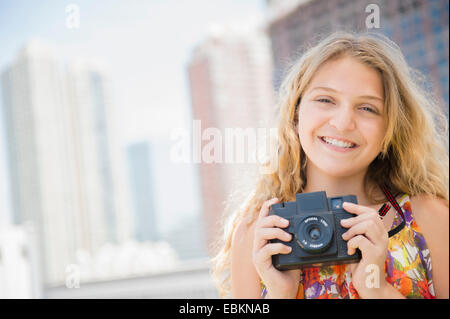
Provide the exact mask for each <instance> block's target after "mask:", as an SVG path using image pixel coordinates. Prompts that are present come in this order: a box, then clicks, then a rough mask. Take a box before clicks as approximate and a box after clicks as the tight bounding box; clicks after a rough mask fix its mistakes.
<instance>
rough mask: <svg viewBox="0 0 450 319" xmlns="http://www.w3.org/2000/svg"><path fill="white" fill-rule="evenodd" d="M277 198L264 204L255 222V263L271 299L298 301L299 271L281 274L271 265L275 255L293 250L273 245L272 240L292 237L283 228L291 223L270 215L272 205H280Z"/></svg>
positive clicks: (278, 244)
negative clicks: (293, 299)
mask: <svg viewBox="0 0 450 319" xmlns="http://www.w3.org/2000/svg"><path fill="white" fill-rule="evenodd" d="M278 202H279V201H278V199H277V198H273V199H271V200H268V201H266V202H264V204H263V205H262V207H261V210H260V212H259V216H258V219H257V220H256V223H255V229H254V231H255V232H254V241H253V263H254V265H255V268H256V271H257V272H258V274H259V276H260V278H261V280H262V281H263V282H264V285H265V286H266V289H267V297H268V298H295V297H296V295H297V289H298V285H299V280H300V270H287V271H279V270H278V269H276V268H275V267H274V266H273V264H272V255H276V254H289V253H290V252H291V248H290V247H289V246H287V245H284V244H282V243H270V242H269V240H271V239H275V238H276V239H279V240H282V241H286V242H288V241H290V240H291V239H292V235H291V234H289V233H288V232H286V231H284V230H282V229H280V228H286V227H287V226H288V225H289V221H288V220H286V219H284V218H282V217H280V216H276V215H271V216H268V215H269V210H270V206H271V205H273V204H275V203H278Z"/></svg>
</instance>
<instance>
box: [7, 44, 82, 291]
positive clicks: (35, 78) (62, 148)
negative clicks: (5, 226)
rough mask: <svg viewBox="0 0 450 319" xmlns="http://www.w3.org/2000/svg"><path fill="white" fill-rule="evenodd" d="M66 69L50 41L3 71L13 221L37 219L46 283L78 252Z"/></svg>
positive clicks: (33, 46) (27, 51)
mask: <svg viewBox="0 0 450 319" xmlns="http://www.w3.org/2000/svg"><path fill="white" fill-rule="evenodd" d="M63 78H64V77H63V72H62V70H61V67H60V65H59V63H58V61H57V59H56V57H55V56H54V55H53V54H52V52H51V50H49V49H48V48H47V47H46V46H45V45H43V44H42V43H39V42H33V43H30V44H29V45H27V46H26V47H25V48H24V49H23V50H22V51H21V52H20V54H19V56H18V57H17V59H16V61H14V62H13V63H12V64H11V65H10V66H9V67H8V68H7V69H6V70H5V72H3V75H2V83H3V99H4V103H3V104H4V108H5V109H4V114H5V119H4V120H5V121H4V122H5V125H6V135H7V141H8V143H7V144H8V156H9V161H8V163H9V174H10V177H11V182H10V186H11V195H12V208H13V222H14V223H15V224H23V223H25V222H26V221H31V222H33V223H35V226H36V228H37V233H38V234H37V237H38V241H39V243H38V245H39V249H40V251H42V252H43V254H45V256H46V257H45V260H46V261H47V262H46V263H45V266H44V261H43V260H42V261H41V267H40V269H45V270H46V272H45V273H44V274H43V276H44V278H45V279H44V280H45V281H46V282H53V281H55V280H56V279H57V278H63V276H64V271H65V265H67V264H69V263H70V262H71V260H72V258H73V257H74V253H75V251H74V247H75V228H74V227H73V224H74V215H75V212H76V211H77V207H76V200H75V199H76V198H75V196H76V192H75V183H74V180H73V178H74V174H73V165H74V163H73V160H74V156H73V153H72V152H71V149H70V147H68V146H70V145H71V144H72V140H73V139H72V136H71V133H72V132H71V131H70V130H67V127H70V117H69V107H68V104H67V100H66V99H65V98H64V93H63V92H64V89H63V84H62V83H63Z"/></svg>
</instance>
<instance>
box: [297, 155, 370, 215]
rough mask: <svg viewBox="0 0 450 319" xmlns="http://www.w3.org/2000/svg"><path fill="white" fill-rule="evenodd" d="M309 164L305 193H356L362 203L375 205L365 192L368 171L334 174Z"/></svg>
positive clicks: (339, 194)
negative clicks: (344, 174)
mask: <svg viewBox="0 0 450 319" xmlns="http://www.w3.org/2000/svg"><path fill="white" fill-rule="evenodd" d="M309 164H310V163H308V164H307V167H306V178H307V184H306V186H305V189H304V190H303V191H304V192H305V193H309V192H318V191H325V192H326V193H327V197H334V196H343V195H356V198H357V199H358V203H359V204H360V205H365V206H369V205H374V203H372V202H371V201H370V200H369V198H368V197H367V196H366V194H365V192H364V177H365V174H366V171H363V172H359V173H356V174H353V175H351V176H339V177H337V176H332V175H329V174H326V173H324V172H322V171H321V170H320V169H318V168H317V167H315V166H314V165H309Z"/></svg>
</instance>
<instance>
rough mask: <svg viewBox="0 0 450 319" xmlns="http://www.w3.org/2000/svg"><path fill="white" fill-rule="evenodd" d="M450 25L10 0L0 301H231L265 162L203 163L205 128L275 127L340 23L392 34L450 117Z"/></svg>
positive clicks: (390, 9)
mask: <svg viewBox="0 0 450 319" xmlns="http://www.w3.org/2000/svg"><path fill="white" fill-rule="evenodd" d="M448 22H449V1H448V0H428V1H426V0H401V1H400V0H390V1H388V0H384V1H383V0H378V1H377V0H333V1H328V0H310V1H308V0H246V1H237V0H213V1H212V0H191V1H179V0H178V1H175V0H164V1H163V0H149V1H142V0H133V1H123V0H108V1H106V0H99V1H95V2H94V1H88V0H78V1H72V2H69V1H53V0H41V1H31V0H0V44H1V45H0V75H1V77H0V298H217V297H218V294H217V292H216V289H215V287H214V285H213V281H212V277H211V273H210V272H211V263H210V258H211V257H212V256H213V255H214V254H215V253H216V251H217V249H216V247H215V245H214V243H215V242H216V241H217V239H218V238H219V237H220V235H221V228H222V226H223V220H224V216H225V215H228V214H230V213H231V212H232V211H233V210H235V209H236V207H238V206H239V204H240V203H242V200H243V199H244V198H245V197H246V196H247V195H248V194H249V192H250V191H251V189H252V186H253V185H254V183H255V179H256V176H257V175H256V174H257V165H256V164H255V163H249V162H248V161H247V163H245V162H244V163H240V162H239V163H236V162H235V163H233V161H230V162H226V161H221V162H220V161H218V162H205V161H202V160H198V157H196V156H195V153H196V148H200V150H201V149H202V148H203V150H204V147H206V145H207V144H208V136H206V137H205V135H204V134H203V135H200V136H201V137H200V138H199V137H198V134H197V133H198V132H204V131H205V129H206V128H216V129H217V130H216V133H217V132H218V133H219V134H223V135H224V132H225V129H226V128H270V127H273V126H274V119H275V117H276V109H275V103H276V94H277V90H278V88H279V85H280V82H281V80H282V78H283V74H284V72H285V71H286V69H287V67H289V65H290V63H291V62H292V61H293V60H294V59H295V58H298V57H299V56H300V55H301V51H302V49H303V46H305V45H306V44H308V43H310V42H313V41H314V40H315V39H317V37H319V36H321V35H326V34H328V33H329V32H331V31H334V30H338V29H344V30H350V31H368V32H380V33H383V34H385V35H387V36H389V37H390V38H391V39H393V40H394V41H395V42H396V43H397V44H398V45H399V46H400V47H401V49H402V51H403V53H404V54H405V56H406V59H407V61H408V63H410V65H411V66H412V67H414V68H416V69H417V70H419V71H421V72H422V73H423V74H424V75H425V77H426V79H427V83H428V84H429V88H430V90H433V92H434V93H435V94H436V96H437V97H438V99H439V100H440V102H441V105H442V108H443V110H444V112H445V113H446V114H447V118H448V105H449V91H448V90H449V82H448V81H449V76H448V66H449V65H448V64H449V23H448ZM198 123H200V125H201V127H198V125H197V124H198ZM180 145H181V149H184V150H187V152H186V153H185V154H184V155H186V154H187V155H186V156H184V155H183V156H177V155H176V153H177V150H179V149H180ZM180 158H181V159H180Z"/></svg>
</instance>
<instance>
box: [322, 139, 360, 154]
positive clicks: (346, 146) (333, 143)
mask: <svg viewBox="0 0 450 319" xmlns="http://www.w3.org/2000/svg"><path fill="white" fill-rule="evenodd" d="M319 139H320V141H321V142H322V143H323V144H324V145H326V146H327V147H328V148H330V149H332V150H334V151H338V152H341V153H346V152H350V151H352V150H354V149H355V148H358V147H359V145H357V144H355V143H352V142H350V141H343V140H341V139H336V138H332V137H328V136H319Z"/></svg>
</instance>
